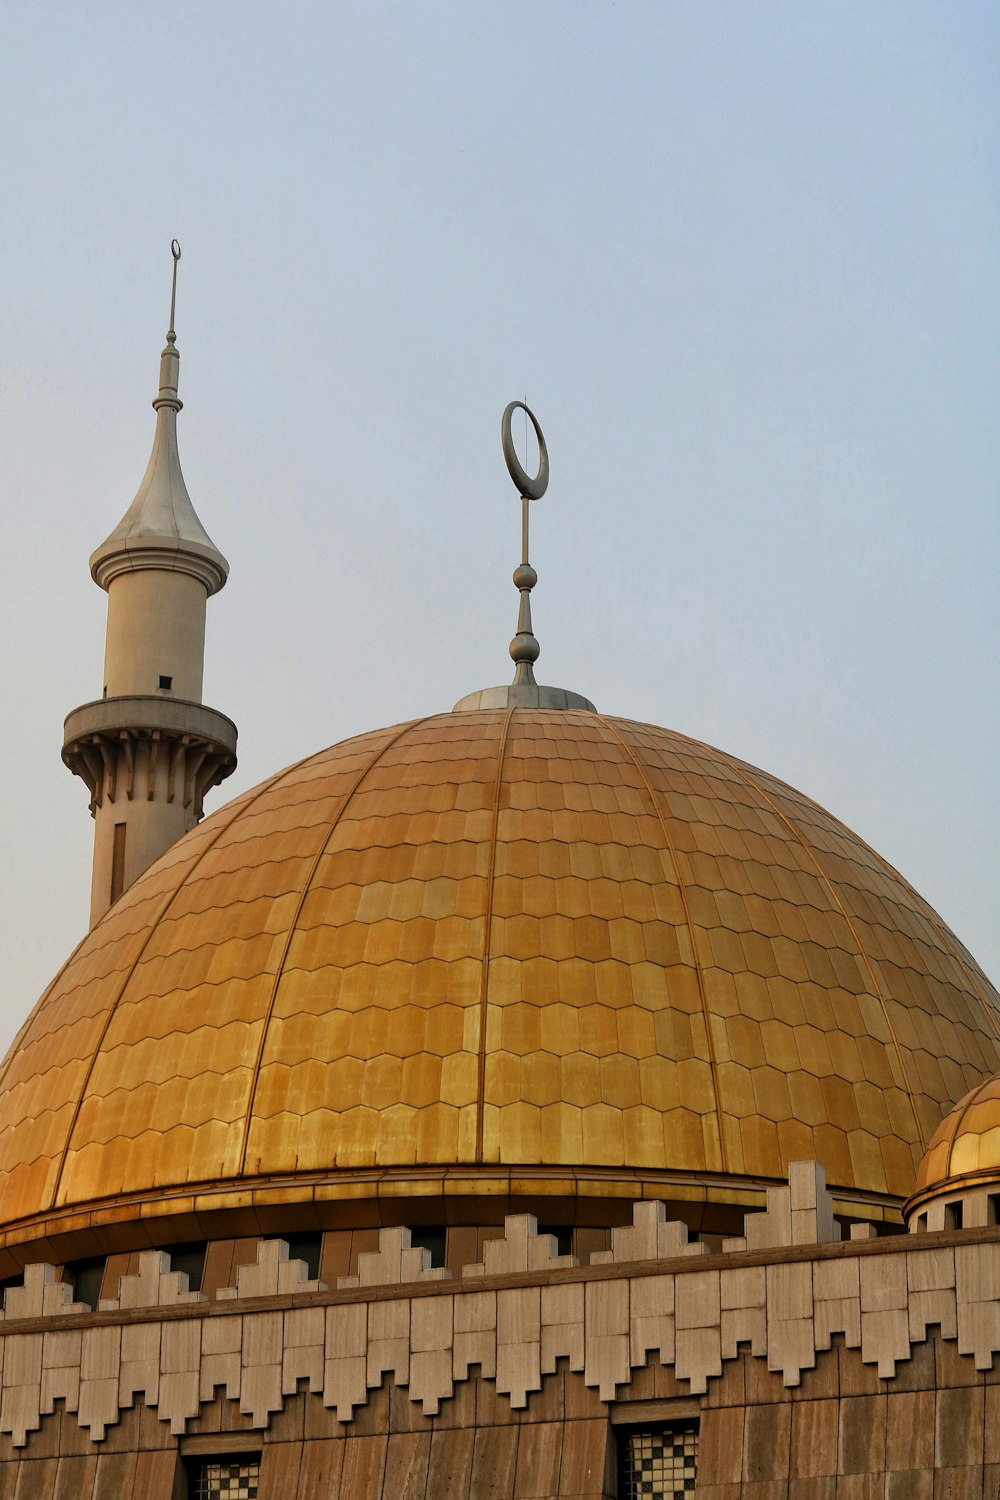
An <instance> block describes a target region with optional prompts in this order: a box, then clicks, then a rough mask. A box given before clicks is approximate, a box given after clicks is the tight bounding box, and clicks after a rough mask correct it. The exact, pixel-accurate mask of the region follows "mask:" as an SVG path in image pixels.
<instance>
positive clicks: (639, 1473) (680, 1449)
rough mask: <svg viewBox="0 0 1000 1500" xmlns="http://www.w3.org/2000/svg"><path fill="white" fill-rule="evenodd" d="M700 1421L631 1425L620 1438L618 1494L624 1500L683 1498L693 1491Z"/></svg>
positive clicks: (680, 1499)
mask: <svg viewBox="0 0 1000 1500" xmlns="http://www.w3.org/2000/svg"><path fill="white" fill-rule="evenodd" d="M697 1461H698V1423H697V1422H696V1421H695V1422H671V1423H670V1424H669V1425H667V1426H663V1427H645V1428H635V1427H633V1428H629V1429H627V1430H626V1431H624V1432H623V1433H622V1434H621V1435H620V1437H619V1440H618V1494H619V1496H620V1497H621V1500H640V1497H645V1496H648V1497H649V1500H684V1497H686V1496H687V1495H691V1494H693V1493H694V1487H695V1483H696V1471H697Z"/></svg>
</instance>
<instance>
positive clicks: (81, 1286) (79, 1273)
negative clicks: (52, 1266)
mask: <svg viewBox="0 0 1000 1500" xmlns="http://www.w3.org/2000/svg"><path fill="white" fill-rule="evenodd" d="M104 1265H105V1260H104V1256H103V1255H93V1256H91V1257H89V1259H87V1260H72V1261H70V1262H69V1264H68V1265H67V1266H64V1268H63V1281H68V1282H69V1284H70V1286H71V1287H72V1288H73V1301H74V1302H85V1303H86V1304H87V1306H88V1307H89V1308H90V1309H91V1310H92V1311H93V1312H96V1311H97V1304H98V1302H100V1300H101V1283H102V1282H103V1280H104Z"/></svg>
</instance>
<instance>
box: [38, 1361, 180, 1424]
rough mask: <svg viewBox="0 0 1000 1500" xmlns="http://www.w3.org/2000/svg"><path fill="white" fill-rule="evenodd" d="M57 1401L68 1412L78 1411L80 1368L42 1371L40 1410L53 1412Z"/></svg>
mask: <svg viewBox="0 0 1000 1500" xmlns="http://www.w3.org/2000/svg"><path fill="white" fill-rule="evenodd" d="M154 1376H155V1371H154ZM154 1394H155V1387H154ZM57 1401H62V1402H64V1403H65V1406H66V1410H67V1411H76V1409H77V1407H78V1406H79V1404H80V1370H79V1366H77V1367H75V1368H73V1367H71V1366H68V1365H61V1366H57V1367H56V1368H54V1369H51V1370H43V1371H42V1382H41V1388H40V1391H39V1410H40V1411H41V1412H43V1413H45V1412H52V1411H54V1410H55V1404H56V1402H57Z"/></svg>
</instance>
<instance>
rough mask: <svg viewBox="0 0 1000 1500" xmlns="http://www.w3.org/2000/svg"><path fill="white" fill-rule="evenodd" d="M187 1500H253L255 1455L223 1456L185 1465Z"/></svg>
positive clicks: (257, 1482)
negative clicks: (188, 1498)
mask: <svg viewBox="0 0 1000 1500" xmlns="http://www.w3.org/2000/svg"><path fill="white" fill-rule="evenodd" d="M187 1475H188V1495H189V1497H190V1500H257V1491H258V1488H259V1485H260V1454H259V1453H239V1454H236V1453H226V1454H223V1455H221V1456H220V1457H219V1458H191V1459H188V1461H187Z"/></svg>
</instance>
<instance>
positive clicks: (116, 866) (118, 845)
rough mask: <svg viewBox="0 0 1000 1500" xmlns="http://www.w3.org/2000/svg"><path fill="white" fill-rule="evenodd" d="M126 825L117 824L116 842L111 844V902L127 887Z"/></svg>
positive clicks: (113, 902)
mask: <svg viewBox="0 0 1000 1500" xmlns="http://www.w3.org/2000/svg"><path fill="white" fill-rule="evenodd" d="M125 827H126V825H125V824H124V823H116V824H115V832H114V843H113V844H112V845H111V904H112V906H113V905H114V904H115V902H116V901H117V900H118V897H119V896H120V895H121V893H122V891H123V890H124V889H125Z"/></svg>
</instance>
